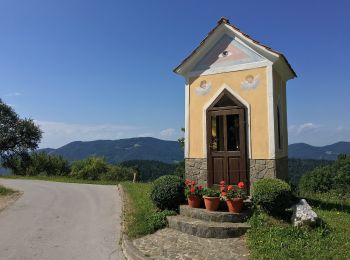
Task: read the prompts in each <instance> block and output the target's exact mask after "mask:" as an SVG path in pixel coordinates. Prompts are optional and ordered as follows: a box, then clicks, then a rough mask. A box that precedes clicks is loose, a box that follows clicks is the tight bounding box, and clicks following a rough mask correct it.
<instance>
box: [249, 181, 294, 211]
mask: <svg viewBox="0 0 350 260" xmlns="http://www.w3.org/2000/svg"><path fill="white" fill-rule="evenodd" d="M252 201H253V203H254V204H255V205H256V206H258V207H259V208H261V209H263V210H264V211H266V212H267V213H269V214H272V215H279V214H281V213H283V212H284V210H285V209H286V208H288V207H289V206H291V203H292V190H291V187H290V185H289V184H288V183H286V182H284V181H282V180H280V179H263V180H259V181H257V182H256V183H254V187H253V191H252Z"/></svg>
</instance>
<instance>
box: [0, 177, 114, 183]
mask: <svg viewBox="0 0 350 260" xmlns="http://www.w3.org/2000/svg"><path fill="white" fill-rule="evenodd" d="M0 178H6V179H23V180H41V181H56V182H68V183H85V184H101V185H116V184H118V182H117V181H100V180H96V181H92V180H83V179H76V178H72V177H68V176H21V175H6V176H1V177H0Z"/></svg>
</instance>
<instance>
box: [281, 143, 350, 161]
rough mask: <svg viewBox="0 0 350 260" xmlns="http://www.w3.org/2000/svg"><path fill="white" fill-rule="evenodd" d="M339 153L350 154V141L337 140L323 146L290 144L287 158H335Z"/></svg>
mask: <svg viewBox="0 0 350 260" xmlns="http://www.w3.org/2000/svg"><path fill="white" fill-rule="evenodd" d="M339 154H347V155H350V142H338V143H334V144H331V145H325V146H319V147H318V146H312V145H309V144H305V143H296V144H290V145H289V146H288V155H289V158H298V159H316V160H336V159H337V157H338V155H339Z"/></svg>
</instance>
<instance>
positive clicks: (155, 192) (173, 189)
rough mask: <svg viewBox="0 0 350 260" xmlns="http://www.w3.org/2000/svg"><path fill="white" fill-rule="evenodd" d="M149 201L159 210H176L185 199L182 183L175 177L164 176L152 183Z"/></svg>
mask: <svg viewBox="0 0 350 260" xmlns="http://www.w3.org/2000/svg"><path fill="white" fill-rule="evenodd" d="M151 199H152V201H153V202H154V204H155V205H156V206H157V207H158V208H159V209H162V210H164V209H169V210H174V209H175V210H177V209H178V207H179V205H180V204H181V202H182V201H184V199H185V195H184V183H183V181H182V179H181V178H180V177H178V176H175V175H164V176H161V177H159V178H158V179H156V180H155V181H154V182H153V187H152V190H151Z"/></svg>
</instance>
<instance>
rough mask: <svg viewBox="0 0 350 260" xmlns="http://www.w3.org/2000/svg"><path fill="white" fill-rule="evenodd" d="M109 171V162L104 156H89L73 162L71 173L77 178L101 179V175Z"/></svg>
mask: <svg viewBox="0 0 350 260" xmlns="http://www.w3.org/2000/svg"><path fill="white" fill-rule="evenodd" d="M107 171H108V164H107V162H106V160H105V159H104V158H101V157H89V158H87V159H84V160H80V161H75V162H74V163H73V164H72V171H71V173H70V175H71V176H72V177H74V178H77V179H84V180H99V179H100V176H101V175H102V174H104V173H106V172H107Z"/></svg>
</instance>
